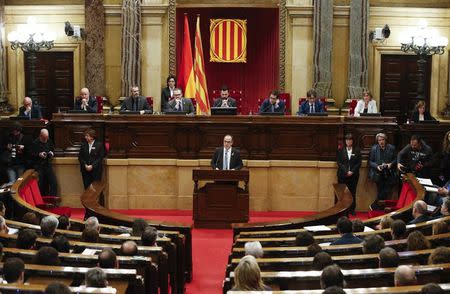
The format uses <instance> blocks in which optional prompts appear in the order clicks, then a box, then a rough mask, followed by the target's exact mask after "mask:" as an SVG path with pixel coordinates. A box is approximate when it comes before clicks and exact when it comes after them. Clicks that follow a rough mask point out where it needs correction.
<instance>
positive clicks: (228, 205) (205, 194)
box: [192, 170, 249, 229]
mask: <svg viewBox="0 0 450 294" xmlns="http://www.w3.org/2000/svg"><path fill="white" fill-rule="evenodd" d="M192 179H193V180H194V197H193V201H194V203H193V209H194V214H193V218H194V227H196V228H215V229H219V228H230V227H231V223H241V222H248V206H249V205H248V202H249V197H248V180H249V174H248V170H239V171H237V170H193V171H192ZM198 181H214V182H213V183H206V184H205V185H204V186H203V187H201V188H199V187H198ZM239 181H243V182H244V184H245V186H244V189H242V188H239V186H238V184H239Z"/></svg>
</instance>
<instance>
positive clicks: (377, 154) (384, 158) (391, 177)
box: [369, 144, 397, 200]
mask: <svg viewBox="0 0 450 294" xmlns="http://www.w3.org/2000/svg"><path fill="white" fill-rule="evenodd" d="M383 163H390V164H391V170H390V171H389V170H386V171H381V172H380V171H379V170H378V168H377V167H378V166H379V165H382V164H383ZM369 167H370V169H369V178H370V179H372V181H374V182H375V183H376V184H377V190H378V194H377V200H384V199H386V197H387V196H388V195H389V194H390V192H391V191H392V187H393V185H394V184H395V181H396V180H397V177H396V175H397V173H396V172H395V171H396V169H397V156H396V153H395V147H394V145H391V144H386V146H385V148H384V150H382V149H381V148H380V145H379V144H375V145H373V146H372V148H371V149H370V153H369ZM387 171H389V172H387Z"/></svg>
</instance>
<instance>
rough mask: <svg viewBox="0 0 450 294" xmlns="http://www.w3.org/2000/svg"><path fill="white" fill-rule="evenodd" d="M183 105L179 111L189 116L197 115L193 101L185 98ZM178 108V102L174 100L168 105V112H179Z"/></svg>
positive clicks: (182, 99) (182, 101) (182, 100)
mask: <svg viewBox="0 0 450 294" xmlns="http://www.w3.org/2000/svg"><path fill="white" fill-rule="evenodd" d="M181 105H182V109H181V110H180V109H178V111H182V112H187V113H189V114H195V109H194V104H192V100H191V99H189V98H184V97H183V98H181ZM176 106H177V100H176V99H172V100H170V101H169V103H167V108H166V110H169V111H177V109H176Z"/></svg>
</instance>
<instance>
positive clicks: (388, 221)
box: [380, 215, 394, 229]
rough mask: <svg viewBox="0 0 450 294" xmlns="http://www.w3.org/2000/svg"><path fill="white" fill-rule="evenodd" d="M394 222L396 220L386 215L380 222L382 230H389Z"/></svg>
mask: <svg viewBox="0 0 450 294" xmlns="http://www.w3.org/2000/svg"><path fill="white" fill-rule="evenodd" d="M393 222H394V219H393V218H392V217H391V216H389V215H385V216H383V217H382V218H381V220H380V229H389V228H390V227H391V226H392V223H393Z"/></svg>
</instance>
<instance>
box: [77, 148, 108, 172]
mask: <svg viewBox="0 0 450 294" xmlns="http://www.w3.org/2000/svg"><path fill="white" fill-rule="evenodd" d="M104 156H105V148H104V147H103V143H102V142H100V141H98V140H95V141H94V144H93V145H92V149H91V153H89V144H88V143H87V141H86V140H83V142H82V143H81V148H80V152H79V153H78V161H79V162H80V170H81V171H82V172H87V171H86V169H85V167H84V165H85V164H87V165H92V171H91V172H92V173H98V172H99V173H100V175H101V171H102V160H103V157H104Z"/></svg>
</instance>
